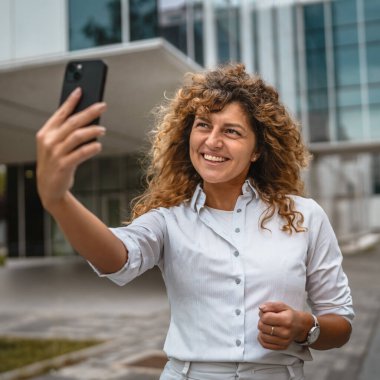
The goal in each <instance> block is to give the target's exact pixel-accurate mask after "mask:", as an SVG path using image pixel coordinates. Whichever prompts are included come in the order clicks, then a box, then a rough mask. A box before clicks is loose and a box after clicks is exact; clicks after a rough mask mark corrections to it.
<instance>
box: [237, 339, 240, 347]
mask: <svg viewBox="0 0 380 380" xmlns="http://www.w3.org/2000/svg"><path fill="white" fill-rule="evenodd" d="M236 345H237V346H238V347H239V346H240V345H241V341H240V340H239V339H236Z"/></svg>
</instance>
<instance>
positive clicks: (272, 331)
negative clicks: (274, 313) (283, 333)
mask: <svg viewBox="0 0 380 380" xmlns="http://www.w3.org/2000/svg"><path fill="white" fill-rule="evenodd" d="M271 327H272V330H271V331H270V335H273V334H274V327H273V326H271Z"/></svg>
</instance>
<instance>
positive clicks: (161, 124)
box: [132, 64, 310, 233]
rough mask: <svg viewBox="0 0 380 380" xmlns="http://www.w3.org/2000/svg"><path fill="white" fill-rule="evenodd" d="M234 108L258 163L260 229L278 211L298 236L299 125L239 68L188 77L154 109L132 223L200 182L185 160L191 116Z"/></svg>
mask: <svg viewBox="0 0 380 380" xmlns="http://www.w3.org/2000/svg"><path fill="white" fill-rule="evenodd" d="M231 102H238V103H239V104H240V105H241V106H242V107H243V109H244V110H245V112H246V114H247V116H248V119H249V122H250V125H251V127H252V129H253V131H254V133H255V135H256V139H257V150H258V153H259V154H260V155H259V158H258V160H256V161H255V162H253V163H252V164H251V167H250V169H249V174H248V176H249V177H250V178H252V180H253V182H254V185H255V188H256V189H257V191H258V193H259V195H260V197H261V198H262V199H263V200H264V201H265V202H266V204H267V205H268V208H267V209H266V211H265V212H264V213H263V215H262V218H261V224H260V225H261V227H262V228H265V223H266V222H267V221H268V220H269V219H270V218H272V217H273V215H274V214H275V212H276V211H277V213H278V215H279V216H280V217H281V218H282V219H283V220H284V223H285V224H284V225H283V227H282V229H283V230H284V231H287V232H289V233H292V231H293V230H294V231H296V232H302V231H305V228H304V227H302V224H303V221H304V217H303V215H302V213H301V212H299V211H297V210H296V209H295V203H294V199H293V198H292V197H291V195H303V191H304V183H303V181H302V179H301V169H302V168H304V167H306V166H307V165H308V162H309V159H310V155H309V153H308V151H307V149H306V147H305V145H304V144H303V142H302V138H301V133H300V129H299V126H298V124H297V123H296V122H295V121H294V120H293V119H292V118H291V116H290V115H289V113H288V112H287V110H286V108H285V107H284V105H283V104H282V103H281V102H280V101H279V95H278V93H277V91H276V90H275V89H274V88H273V87H271V86H269V85H267V84H266V83H265V82H264V81H263V80H262V79H261V78H260V77H259V76H257V75H255V76H250V75H249V74H247V72H246V71H245V67H244V65H243V64H229V65H225V66H220V67H218V68H217V69H215V70H210V71H205V72H200V73H195V74H193V73H188V74H187V75H186V77H185V81H184V84H183V86H182V87H181V88H180V89H179V90H178V91H177V92H176V94H175V96H174V98H173V99H171V100H167V101H166V102H165V103H163V104H162V105H161V106H159V107H158V108H157V109H156V112H155V115H156V124H155V128H154V130H153V131H152V145H151V150H150V152H149V155H148V160H149V164H148V167H147V170H146V181H147V188H146V190H145V192H144V193H143V194H142V195H141V196H139V197H137V198H136V199H135V203H134V205H133V209H132V219H134V218H136V217H138V216H140V215H142V214H144V213H146V212H147V211H149V210H151V209H153V208H157V207H171V206H175V205H178V204H180V203H181V202H184V201H187V200H190V199H191V197H192V195H193V192H194V190H195V188H196V186H197V184H198V183H200V182H201V181H202V179H201V177H200V176H199V174H198V173H197V172H196V171H195V169H194V167H193V165H192V163H191V161H190V154H189V138H190V132H191V129H192V125H193V122H194V118H195V115H196V114H197V113H201V114H207V113H210V112H218V111H220V110H222V109H223V107H224V106H225V105H226V104H229V103H231Z"/></svg>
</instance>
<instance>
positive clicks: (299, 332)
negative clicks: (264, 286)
mask: <svg viewBox="0 0 380 380" xmlns="http://www.w3.org/2000/svg"><path fill="white" fill-rule="evenodd" d="M259 309H260V312H259V317H260V318H259V323H258V329H259V335H258V340H259V342H260V344H261V345H262V346H263V347H264V348H267V349H269V350H285V349H287V348H288V346H289V345H290V344H291V343H292V342H294V341H297V342H302V341H304V340H305V339H306V337H307V333H308V332H309V330H310V329H311V327H312V326H313V324H314V320H313V317H312V316H311V314H310V313H305V312H302V311H297V310H294V309H292V308H291V307H290V306H288V305H286V304H284V303H283V302H266V303H265V304H263V305H261V306H260V307H259Z"/></svg>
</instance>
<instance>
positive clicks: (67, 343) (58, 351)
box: [0, 338, 100, 373]
mask: <svg viewBox="0 0 380 380" xmlns="http://www.w3.org/2000/svg"><path fill="white" fill-rule="evenodd" d="M98 343H100V342H99V341H95V340H87V341H74V340H68V339H23V338H0V373H1V372H6V371H11V370H13V369H16V368H21V367H24V366H26V365H28V364H32V363H35V362H39V361H41V360H45V359H49V358H52V357H55V356H59V355H63V354H67V353H69V352H72V351H77V350H81V349H83V348H86V347H90V346H92V345H95V344H98Z"/></svg>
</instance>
